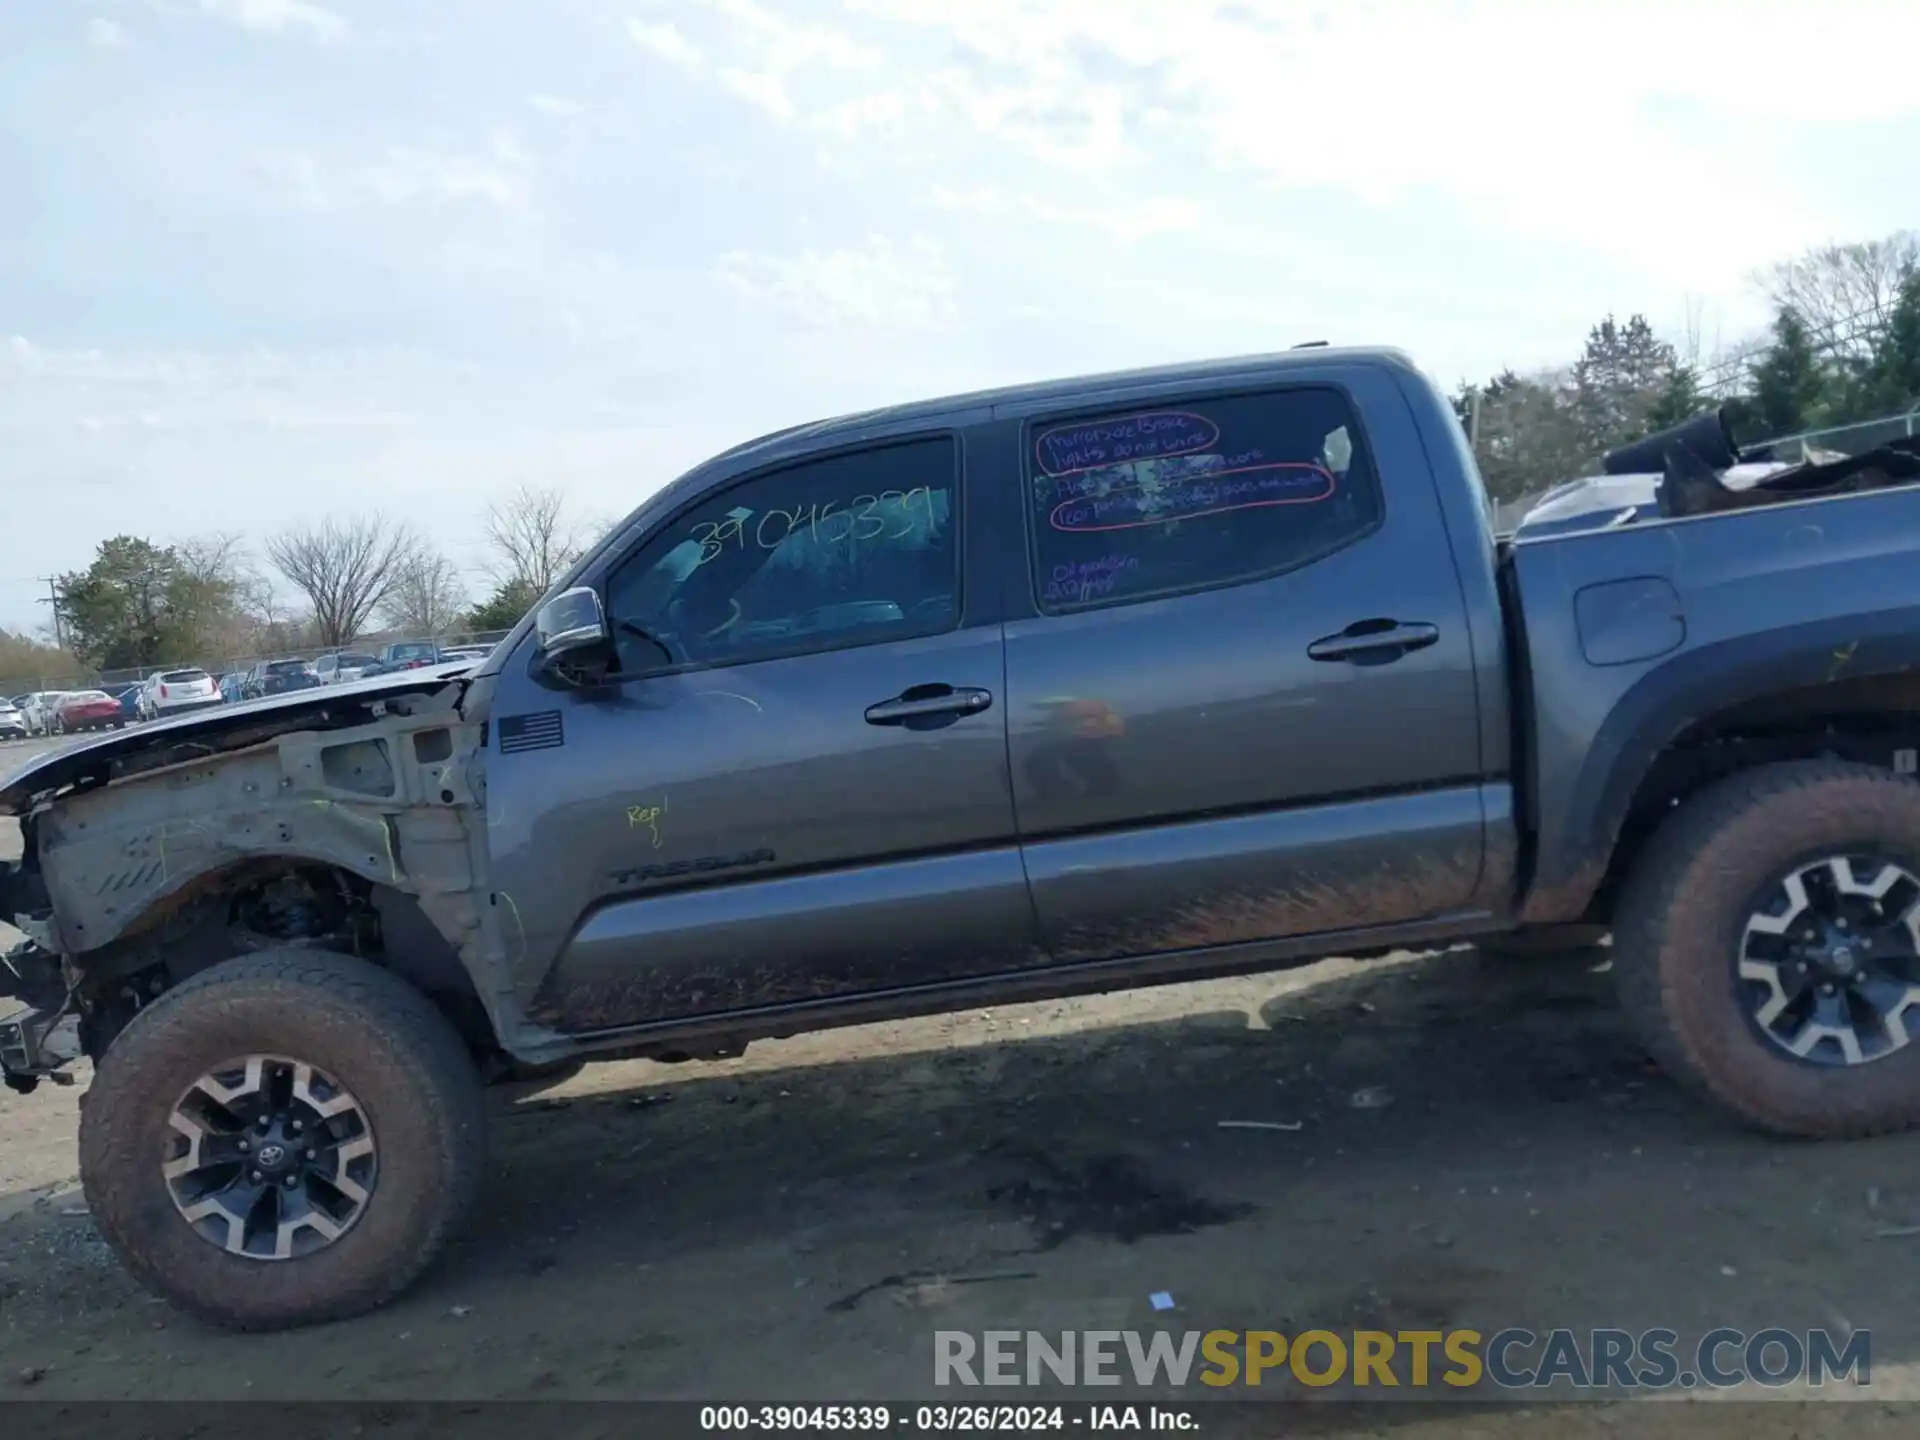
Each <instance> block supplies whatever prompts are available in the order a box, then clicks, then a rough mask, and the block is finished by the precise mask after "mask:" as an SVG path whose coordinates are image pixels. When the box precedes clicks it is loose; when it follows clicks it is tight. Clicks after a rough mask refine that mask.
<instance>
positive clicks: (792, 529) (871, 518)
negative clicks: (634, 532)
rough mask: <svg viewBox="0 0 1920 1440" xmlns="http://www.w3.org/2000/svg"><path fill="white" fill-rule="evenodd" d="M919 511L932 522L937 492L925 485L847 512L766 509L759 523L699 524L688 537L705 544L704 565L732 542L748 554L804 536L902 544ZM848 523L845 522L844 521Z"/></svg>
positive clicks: (856, 504) (833, 506) (830, 505)
mask: <svg viewBox="0 0 1920 1440" xmlns="http://www.w3.org/2000/svg"><path fill="white" fill-rule="evenodd" d="M916 508H917V509H918V510H919V511H920V512H921V514H923V515H924V516H925V517H926V520H927V522H928V523H929V524H931V523H932V521H933V492H932V491H931V490H930V489H928V487H926V486H925V485H916V486H915V487H914V488H913V489H911V490H886V491H883V492H881V493H880V494H878V495H858V496H855V497H854V499H853V501H852V502H851V504H849V505H848V507H847V508H846V509H844V510H843V509H841V508H840V506H839V504H838V502H836V501H832V500H829V501H828V502H827V503H826V504H824V505H819V504H813V505H803V506H801V507H800V508H798V509H795V510H766V511H763V512H762V513H761V515H760V518H759V519H758V520H754V519H753V518H752V517H751V516H749V517H748V518H747V519H745V520H740V519H736V518H734V517H732V516H728V517H727V518H726V519H724V520H706V521H702V522H701V523H699V524H698V525H695V526H694V527H693V529H692V531H691V532H690V534H689V538H690V539H693V540H696V541H698V542H699V544H700V560H699V563H700V564H701V565H704V564H706V563H707V562H708V561H709V560H712V559H714V558H716V557H717V556H719V555H720V554H721V553H722V552H723V551H725V550H726V548H727V544H728V542H732V543H733V544H734V545H735V546H736V547H737V548H739V549H742V550H744V549H745V548H746V547H747V544H748V541H749V540H751V541H752V543H753V544H754V545H755V546H757V547H758V548H760V549H762V550H777V549H779V548H780V546H781V545H783V544H785V543H786V541H787V539H788V538H789V537H790V536H792V535H794V534H797V533H800V532H803V531H804V532H805V533H806V534H807V536H808V538H809V539H811V540H815V541H818V542H819V543H821V544H826V545H838V544H840V543H842V542H843V541H845V542H853V543H858V542H860V541H863V540H881V539H886V540H899V539H903V538H905V537H906V536H908V535H911V534H912V533H913V532H914V530H915V528H916V527H917V525H918V523H919V521H918V520H917V519H916V517H915V514H914V511H915V509H916ZM893 516H898V517H899V519H900V521H901V523H900V525H899V527H898V528H896V529H889V528H888V525H887V521H888V519H889V518H891V517H893ZM842 522H844V523H842Z"/></svg>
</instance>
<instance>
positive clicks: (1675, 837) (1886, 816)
mask: <svg viewBox="0 0 1920 1440" xmlns="http://www.w3.org/2000/svg"><path fill="white" fill-rule="evenodd" d="M1614 971H1615V974H1616V976H1617V977H1618V980H1619V984H1620V989H1621V998H1622V1001H1623V1003H1624V1005H1625V1007H1626V1011H1627V1015H1628V1018H1629V1020H1630V1021H1631V1022H1632V1023H1633V1025H1634V1026H1635V1028H1636V1029H1637V1030H1638V1031H1639V1033H1640V1035H1641V1037H1642V1038H1643V1039H1644V1041H1645V1043H1646V1044H1647V1047H1648V1048H1649V1049H1650V1050H1651V1051H1652V1052H1653V1054H1654V1056H1655V1058H1656V1059H1657V1060H1659V1061H1660V1063H1661V1064H1662V1065H1663V1066H1664V1067H1665V1068H1666V1069H1667V1070H1668V1071H1669V1072H1671V1073H1672V1074H1674V1075H1676V1076H1677V1077H1679V1078H1680V1079H1681V1080H1682V1081H1683V1082H1686V1083H1688V1084H1689V1085H1691V1086H1692V1087H1693V1088H1695V1089H1697V1090H1699V1091H1701V1092H1703V1093H1705V1094H1707V1095H1709V1096H1711V1097H1712V1098H1714V1099H1716V1100H1718V1101H1719V1102H1720V1103H1721V1104H1723V1105H1726V1106H1728V1107H1729V1108H1731V1109H1732V1110H1734V1111H1735V1112H1737V1113H1738V1114H1740V1115H1741V1116H1743V1117H1744V1118H1746V1119H1747V1120H1748V1121H1750V1122H1752V1123H1753V1124H1755V1125H1758V1126H1761V1127H1763V1128H1765V1129H1769V1130H1774V1131H1778V1132H1782V1133H1788V1134H1797V1135H1810V1136H1846V1135H1870V1134H1875V1133H1879V1132H1883V1131H1891V1130H1902V1129H1906V1128H1909V1127H1911V1126H1913V1125H1914V1124H1916V1123H1920V1044H1914V1043H1913V1042H1914V1041H1915V1040H1916V1039H1920V785H1916V784H1915V783H1913V782H1912V781H1909V780H1906V779H1904V778H1902V777H1900V776H1897V775H1894V774H1893V773H1891V772H1889V771H1885V770H1879V769H1875V768H1873V767H1870V766H1864V765H1852V764H1844V763H1840V762H1836V761H1797V762H1793V763H1790V764H1784V765H1770V766H1765V767H1762V768H1760V769H1756V770H1751V771H1747V772H1745V773H1743V774H1739V775H1735V776H1733V777H1731V778H1730V779H1727V780H1724V781H1721V782H1720V783H1718V784H1717V785H1714V786H1712V787H1710V788H1709V789H1708V790H1706V791H1704V792H1703V793H1702V794H1701V795H1699V796H1698V797H1696V798H1695V799H1693V800H1692V801H1690V802H1689V803H1688V804H1686V805H1685V806H1683V807H1682V808H1681V809H1680V810H1679V811H1678V812H1677V813H1676V814H1675V815H1674V816H1673V817H1672V818H1671V819H1669V820H1668V822H1667V823H1666V825H1665V826H1664V828H1662V829H1661V831H1660V832H1659V833H1658V834H1657V835H1656V836H1655V837H1654V839H1653V841H1652V842H1651V843H1650V844H1649V846H1648V848H1647V850H1646V852H1645V853H1644V854H1643V855H1642V856H1641V858H1640V860H1639V863H1638V864H1637V866H1636V867H1635V870H1634V873H1633V874H1632V876H1631V877H1630V879H1629V880H1628V883H1627V886H1626V888H1625V890H1624V892H1623V894H1622V897H1621V904H1620V912H1619V917H1618V923H1617V924H1616V926H1615V930H1614Z"/></svg>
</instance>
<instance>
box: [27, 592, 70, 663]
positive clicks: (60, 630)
mask: <svg viewBox="0 0 1920 1440" xmlns="http://www.w3.org/2000/svg"><path fill="white" fill-rule="evenodd" d="M34 579H36V580H44V581H46V584H47V598H46V599H44V600H42V601H41V602H40V603H41V604H42V605H50V606H52V607H53V643H54V644H55V645H57V646H59V647H60V648H61V649H62V650H64V649H66V648H67V625H66V615H65V614H64V613H63V612H62V610H61V608H60V578H59V576H57V575H36V576H35V577H34Z"/></svg>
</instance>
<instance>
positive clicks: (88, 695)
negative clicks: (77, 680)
mask: <svg viewBox="0 0 1920 1440" xmlns="http://www.w3.org/2000/svg"><path fill="white" fill-rule="evenodd" d="M64 698H65V699H68V700H78V701H88V700H111V699H113V697H112V696H111V695H109V694H107V692H106V691H104V690H76V691H74V692H73V693H72V694H71V695H68V696H65V697H64Z"/></svg>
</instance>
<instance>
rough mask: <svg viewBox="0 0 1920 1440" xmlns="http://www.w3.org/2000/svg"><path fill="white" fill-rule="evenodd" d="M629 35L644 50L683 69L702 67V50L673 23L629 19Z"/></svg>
mask: <svg viewBox="0 0 1920 1440" xmlns="http://www.w3.org/2000/svg"><path fill="white" fill-rule="evenodd" d="M627 36H628V38H629V39H631V40H632V41H633V43H634V44H636V45H638V46H639V47H640V48H641V49H642V50H646V51H649V52H651V53H652V54H654V55H657V56H659V57H660V58H661V59H662V60H665V61H666V62H667V63H668V64H670V65H673V66H676V67H678V68H679V69H681V70H697V69H699V68H700V52H699V50H697V49H696V48H694V45H693V43H692V42H691V41H689V40H688V39H687V37H686V36H685V35H682V34H681V33H680V31H679V28H678V27H677V26H675V25H672V24H661V25H654V24H649V23H648V22H647V21H644V20H628V21H627Z"/></svg>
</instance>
